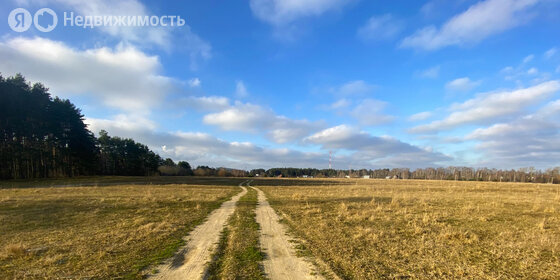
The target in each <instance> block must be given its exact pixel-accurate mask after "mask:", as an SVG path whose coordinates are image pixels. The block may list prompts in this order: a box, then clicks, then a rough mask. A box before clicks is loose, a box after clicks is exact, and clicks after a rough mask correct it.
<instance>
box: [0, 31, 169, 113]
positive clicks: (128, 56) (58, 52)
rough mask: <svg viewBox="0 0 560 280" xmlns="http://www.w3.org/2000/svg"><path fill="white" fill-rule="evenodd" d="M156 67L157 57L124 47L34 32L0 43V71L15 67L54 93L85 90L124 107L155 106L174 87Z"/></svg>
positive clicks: (142, 108) (11, 70) (158, 65)
mask: <svg viewBox="0 0 560 280" xmlns="http://www.w3.org/2000/svg"><path fill="white" fill-rule="evenodd" d="M161 67H162V66H161V63H160V61H159V58H158V57H157V56H149V55H146V54H145V53H143V52H141V51H139V50H137V49H135V48H133V47H130V46H123V45H119V46H117V47H116V48H114V49H112V48H107V47H102V48H95V49H86V50H78V49H73V48H71V47H69V46H67V45H65V44H64V43H61V42H57V41H51V40H48V39H43V38H39V37H36V38H33V39H29V38H22V37H17V38H13V39H10V40H8V41H6V42H0V72H2V73H3V74H5V75H14V74H15V73H16V72H21V73H24V74H25V76H26V78H27V79H29V80H30V81H40V82H42V83H44V84H45V85H47V86H48V87H49V88H50V89H51V92H52V93H53V94H54V95H58V96H61V97H66V98H68V97H70V96H74V95H86V96H89V97H91V98H92V99H93V100H100V101H101V102H102V103H103V104H104V105H106V106H109V107H113V108H119V109H122V110H125V111H147V110H149V109H150V108H153V107H154V106H158V105H159V104H160V103H161V101H162V100H163V98H164V97H165V96H166V94H168V93H169V92H170V91H172V90H173V89H174V88H175V81H174V80H173V79H171V78H169V77H166V76H163V75H161V74H159V72H160V71H161Z"/></svg>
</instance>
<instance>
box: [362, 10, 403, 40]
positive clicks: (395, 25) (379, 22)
mask: <svg viewBox="0 0 560 280" xmlns="http://www.w3.org/2000/svg"><path fill="white" fill-rule="evenodd" d="M403 28H404V24H403V22H402V21H400V20H398V19H395V18H394V17H393V16H392V15H391V14H385V15H380V16H372V17H370V18H369V19H368V20H367V22H366V23H365V24H364V25H363V26H361V27H360V28H359V29H358V32H357V35H358V37H360V38H361V39H362V40H365V41H383V40H389V39H393V38H395V36H397V35H398V34H399V33H400V32H401V31H402V30H403Z"/></svg>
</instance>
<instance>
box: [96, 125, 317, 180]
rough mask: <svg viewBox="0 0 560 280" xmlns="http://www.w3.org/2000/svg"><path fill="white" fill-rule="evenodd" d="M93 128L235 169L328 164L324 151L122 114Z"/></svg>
mask: <svg viewBox="0 0 560 280" xmlns="http://www.w3.org/2000/svg"><path fill="white" fill-rule="evenodd" d="M86 123H88V124H90V128H92V129H94V131H96V132H99V130H101V129H105V130H107V131H108V132H109V135H112V136H120V137H126V138H132V139H134V140H135V141H138V142H140V143H143V144H146V145H148V146H149V147H150V149H152V150H154V151H156V152H157V153H159V154H160V155H161V156H162V157H171V158H172V159H174V160H175V161H179V160H186V161H188V162H189V163H190V164H191V165H193V166H197V165H209V166H214V167H220V166H225V167H232V168H241V169H245V168H249V169H251V168H271V167H285V166H294V167H326V166H327V163H328V155H327V154H325V153H310V152H300V151H297V150H292V149H285V148H278V149H271V148H264V147H261V146H258V145H255V144H253V143H250V142H235V141H233V142H228V141H225V140H222V139H219V138H217V137H215V136H213V135H210V134H207V133H201V132H183V131H175V132H157V131H156V130H155V127H154V126H152V125H148V126H146V125H144V124H145V123H152V122H151V121H149V120H146V119H142V118H140V119H139V118H136V117H134V116H123V115H119V116H116V117H114V118H111V119H87V120H86Z"/></svg>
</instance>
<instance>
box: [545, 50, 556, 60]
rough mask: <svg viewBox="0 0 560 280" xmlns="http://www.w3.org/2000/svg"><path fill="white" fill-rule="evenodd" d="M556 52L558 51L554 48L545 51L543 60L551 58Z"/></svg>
mask: <svg viewBox="0 0 560 280" xmlns="http://www.w3.org/2000/svg"><path fill="white" fill-rule="evenodd" d="M557 52H558V50H557V49H556V48H552V49H549V50H547V51H546V52H544V58H546V59H550V58H552V57H553V56H554V55H555V54H556V53H557Z"/></svg>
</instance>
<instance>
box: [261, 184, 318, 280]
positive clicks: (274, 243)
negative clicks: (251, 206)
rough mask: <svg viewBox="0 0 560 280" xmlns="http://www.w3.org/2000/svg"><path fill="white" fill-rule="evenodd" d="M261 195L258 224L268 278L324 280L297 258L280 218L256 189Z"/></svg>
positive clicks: (275, 279) (307, 264)
mask: <svg viewBox="0 0 560 280" xmlns="http://www.w3.org/2000/svg"><path fill="white" fill-rule="evenodd" d="M253 189H255V190H256V191H257V192H258V194H259V204H258V206H257V223H259V225H260V226H261V231H260V243H261V248H262V250H263V252H264V253H265V255H266V257H265V260H264V261H263V266H264V271H265V273H266V276H268V277H269V278H270V279H272V280H277V279H278V280H279V279H292V280H296V279H324V278H323V277H321V276H320V275H313V272H314V271H316V270H315V269H314V268H313V266H312V265H311V264H310V263H308V262H306V261H305V260H303V259H302V258H298V257H297V256H296V250H295V248H294V247H293V243H291V242H290V238H289V237H288V235H287V234H286V229H285V228H284V226H283V225H282V224H280V222H279V217H278V215H277V214H276V212H274V210H273V209H272V207H270V204H269V203H268V201H267V200H266V196H265V195H264V193H263V192H262V191H261V190H259V189H258V188H254V187H253Z"/></svg>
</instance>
